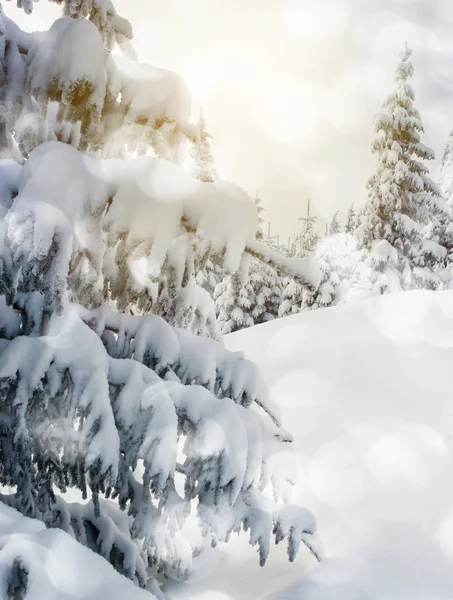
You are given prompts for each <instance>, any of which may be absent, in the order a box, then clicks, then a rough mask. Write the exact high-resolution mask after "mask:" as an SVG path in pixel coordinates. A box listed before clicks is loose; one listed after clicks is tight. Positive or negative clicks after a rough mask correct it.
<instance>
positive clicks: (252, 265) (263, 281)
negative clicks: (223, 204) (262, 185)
mask: <svg viewBox="0 0 453 600" xmlns="http://www.w3.org/2000/svg"><path fill="white" fill-rule="evenodd" d="M254 203H255V207H256V210H257V214H258V229H257V232H256V237H257V239H260V240H263V242H264V243H265V244H266V246H267V247H269V248H270V250H271V251H275V252H277V253H279V254H281V255H282V256H284V255H283V254H282V252H281V248H280V247H279V246H278V244H275V243H274V241H273V239H272V238H270V236H269V235H264V232H263V224H264V219H263V218H262V217H261V213H262V212H263V211H264V210H265V209H264V208H263V207H262V205H261V199H260V198H259V196H258V191H257V192H256V195H255V198H254ZM269 231H270V229H269ZM269 231H268V233H269ZM282 279H283V278H282V277H280V276H279V275H278V273H277V271H276V270H275V268H274V267H273V266H271V265H269V264H266V263H265V262H263V261H262V260H260V259H259V258H257V257H254V256H252V257H251V258H246V259H245V260H244V263H243V266H242V269H240V270H239V271H238V272H236V273H234V274H232V275H229V276H227V277H225V278H224V279H223V280H222V281H221V282H220V283H219V285H218V286H217V287H216V289H215V291H214V299H215V304H216V315H217V322H218V324H219V327H220V330H221V332H222V333H223V334H228V333H232V332H234V331H237V330H239V329H244V328H246V327H251V326H252V325H259V324H261V323H265V322H267V321H270V320H272V319H275V318H276V317H277V316H278V311H279V307H280V304H281V299H282V288H281V283H282ZM285 279H286V278H285Z"/></svg>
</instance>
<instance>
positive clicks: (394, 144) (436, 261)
mask: <svg viewBox="0 0 453 600" xmlns="http://www.w3.org/2000/svg"><path fill="white" fill-rule="evenodd" d="M411 54H412V51H411V50H410V49H409V48H408V47H407V46H406V49H405V50H404V52H403V53H402V54H401V61H400V63H399V64H398V67H397V69H396V73H395V89H394V91H393V92H392V93H391V94H390V96H389V97H388V98H387V99H386V101H385V103H384V109H385V113H381V114H379V115H377V117H376V119H375V131H376V136H375V139H374V141H373V151H374V152H375V153H376V154H377V155H378V162H377V164H376V168H375V172H374V175H373V176H372V177H371V178H370V180H369V182H368V195H369V202H368V204H367V206H366V207H365V210H364V215H363V221H362V224H361V226H360V227H359V229H358V230H357V232H356V235H358V237H359V239H360V241H361V243H362V244H363V245H364V246H365V247H366V248H368V250H369V251H370V252H371V253H372V255H373V254H374V257H373V258H372V260H373V261H374V263H378V264H379V265H380V270H381V271H382V270H385V269H386V265H390V263H392V265H394V266H395V268H396V269H397V271H398V282H399V283H398V285H397V287H396V289H399V288H402V289H408V288H411V287H414V286H423V287H431V288H432V287H437V285H438V283H439V282H438V278H437V276H436V275H435V273H434V270H435V269H436V268H437V266H438V265H440V264H442V263H443V261H444V260H445V257H446V254H447V252H446V249H445V247H444V246H442V240H440V239H439V240H436V239H435V237H432V238H431V239H429V235H430V234H429V232H428V230H427V228H428V226H430V224H432V223H434V222H435V223H437V224H438V226H439V228H441V229H443V227H444V226H446V225H447V222H448V220H449V218H450V211H449V209H448V206H447V205H446V203H445V202H444V201H443V199H442V198H441V194H440V190H439V188H438V186H437V185H436V184H435V183H434V182H433V181H432V180H431V179H430V177H429V175H428V168H427V167H426V166H425V164H424V163H423V162H422V161H424V160H432V159H433V158H434V153H433V151H432V150H431V149H430V148H428V147H427V146H425V145H424V144H422V143H421V142H420V133H422V132H423V131H424V129H423V124H422V121H421V117H420V114H419V112H418V110H417V109H416V108H415V107H414V104H413V103H414V100H415V94H414V91H413V89H412V87H411V86H410V85H409V83H408V80H409V79H410V77H412V75H413V72H414V69H413V66H412V63H411V61H410V57H411ZM434 229H435V230H437V229H438V227H437V226H436V227H434ZM382 241H386V242H387V244H388V245H389V246H390V248H387V246H385V247H384V246H383V245H382V244H381V242H382ZM391 249H394V251H395V252H396V259H395V258H394V252H393V250H391ZM392 268H393V267H392ZM381 280H382V278H381Z"/></svg>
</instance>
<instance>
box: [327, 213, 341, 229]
mask: <svg viewBox="0 0 453 600" xmlns="http://www.w3.org/2000/svg"><path fill="white" fill-rule="evenodd" d="M337 233H340V222H339V220H338V210H337V212H335V213H334V215H333V217H332V220H331V221H330V225H329V235H336V234H337Z"/></svg>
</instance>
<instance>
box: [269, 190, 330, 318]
mask: <svg viewBox="0 0 453 600" xmlns="http://www.w3.org/2000/svg"><path fill="white" fill-rule="evenodd" d="M310 209H311V200H310V198H309V199H308V204H307V215H306V216H305V217H300V218H299V221H301V222H302V229H301V231H300V232H299V233H297V234H296V235H295V236H294V237H293V239H292V241H291V246H290V249H289V253H288V254H289V256H296V257H304V256H308V255H309V254H311V253H312V252H313V250H314V249H315V248H316V245H317V244H318V241H319V236H318V234H317V233H316V230H315V223H316V217H315V216H313V215H312V214H311V212H310ZM326 231H327V225H326ZM281 287H282V301H281V304H280V307H279V310H278V315H279V316H280V317H286V316H288V315H291V314H294V313H298V312H300V310H301V305H302V302H303V297H304V294H305V292H306V291H307V289H306V287H305V286H303V285H300V283H299V282H297V281H296V280H294V278H293V277H284V278H283V279H282V281H281Z"/></svg>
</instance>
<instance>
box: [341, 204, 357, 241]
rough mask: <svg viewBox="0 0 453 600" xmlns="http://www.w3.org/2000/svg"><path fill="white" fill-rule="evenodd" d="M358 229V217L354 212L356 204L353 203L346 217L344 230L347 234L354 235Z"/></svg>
mask: <svg viewBox="0 0 453 600" xmlns="http://www.w3.org/2000/svg"><path fill="white" fill-rule="evenodd" d="M356 228H357V215H356V212H355V210H354V203H352V204H351V206H350V207H349V209H348V213H347V216H346V225H345V227H344V230H345V232H346V233H349V234H352V233H354V231H355V230H356Z"/></svg>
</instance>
